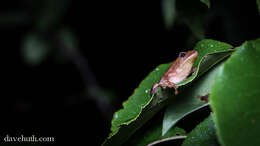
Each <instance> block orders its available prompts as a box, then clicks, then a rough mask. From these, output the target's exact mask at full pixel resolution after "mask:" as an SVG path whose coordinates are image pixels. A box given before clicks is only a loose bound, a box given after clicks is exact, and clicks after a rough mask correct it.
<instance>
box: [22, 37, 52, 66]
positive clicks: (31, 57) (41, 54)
mask: <svg viewBox="0 0 260 146" xmlns="http://www.w3.org/2000/svg"><path fill="white" fill-rule="evenodd" d="M49 51H50V45H49V43H48V41H46V40H44V39H42V38H41V37H40V36H39V35H36V34H29V35H27V36H26V37H25V39H24V41H23V45H22V55H23V58H24V61H25V62H26V63H27V64H29V65H33V66H36V65H39V64H41V63H42V62H43V61H44V60H45V59H46V58H47V55H48V53H49Z"/></svg>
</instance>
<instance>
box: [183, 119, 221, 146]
mask: <svg viewBox="0 0 260 146" xmlns="http://www.w3.org/2000/svg"><path fill="white" fill-rule="evenodd" d="M218 145H219V144H218V141H217V136H216V131H215V124H214V122H213V114H211V115H210V116H209V117H208V118H206V119H205V120H204V121H203V122H201V123H200V124H199V125H197V126H196V127H195V128H194V129H193V130H192V131H191V132H190V133H189V134H188V137H187V138H186V139H185V140H184V142H183V144H182V146H218Z"/></svg>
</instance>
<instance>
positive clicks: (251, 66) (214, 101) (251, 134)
mask: <svg viewBox="0 0 260 146" xmlns="http://www.w3.org/2000/svg"><path fill="white" fill-rule="evenodd" d="M259 64H260V39H258V40H254V41H248V42H245V43H244V44H243V45H242V46H240V47H238V48H237V49H236V51H235V52H234V53H233V54H232V56H231V57H230V58H229V59H228V60H227V61H226V63H225V64H224V65H223V66H222V67H221V68H220V71H219V72H218V74H217V76H216V79H215V82H214V84H213V86H212V89H211V91H212V94H211V96H210V103H211V107H212V110H213V112H214V115H215V119H214V120H215V123H216V127H217V135H218V137H219V140H220V143H221V144H222V145H223V146H245V145H248V146H255V145H260V139H259V131H260V123H259V122H260V106H259V103H260V98H259V97H260V90H259V87H260V76H259V75H260V68H259Z"/></svg>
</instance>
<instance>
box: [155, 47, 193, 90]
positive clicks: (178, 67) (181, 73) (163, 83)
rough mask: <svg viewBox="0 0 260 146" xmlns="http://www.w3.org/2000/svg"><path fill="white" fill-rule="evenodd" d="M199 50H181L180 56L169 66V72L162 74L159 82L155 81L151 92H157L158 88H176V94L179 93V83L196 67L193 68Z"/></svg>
mask: <svg viewBox="0 0 260 146" xmlns="http://www.w3.org/2000/svg"><path fill="white" fill-rule="evenodd" d="M197 57H198V52H197V51H195V50H191V51H187V52H180V53H179V57H178V58H177V59H176V60H175V61H174V62H173V64H172V65H171V66H170V67H169V69H168V70H167V72H166V73H165V74H164V75H163V76H162V78H161V80H160V82H159V83H155V84H154V85H153V87H152V89H151V94H154V93H155V92H156V88H158V87H163V88H166V87H168V88H174V90H175V95H176V94H178V90H177V89H178V86H177V84H178V83H180V82H182V81H183V80H185V79H186V78H187V77H188V76H189V75H190V74H191V73H193V72H195V70H196V68H192V66H193V64H194V62H195V60H196V59H197Z"/></svg>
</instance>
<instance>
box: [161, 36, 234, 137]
mask: <svg viewBox="0 0 260 146" xmlns="http://www.w3.org/2000/svg"><path fill="white" fill-rule="evenodd" d="M231 48H232V46H231V45H229V44H226V43H223V42H218V41H215V40H209V39H206V40H202V41H200V42H198V43H197V44H196V46H195V50H197V51H198V53H199V55H198V58H197V60H196V61H195V63H194V67H197V70H196V72H195V73H194V74H193V75H192V76H191V77H189V78H188V79H187V80H185V81H183V82H182V83H180V84H178V85H184V84H187V83H188V82H191V81H192V80H193V79H194V78H195V77H196V76H197V75H198V74H199V75H201V74H203V73H204V72H206V71H207V70H209V69H210V68H211V67H212V66H214V65H215V64H216V63H218V62H219V61H221V60H223V59H224V58H225V57H227V56H228V55H230V52H229V51H233V50H232V49H231ZM218 69H219V67H216V68H214V69H213V70H211V71H210V72H209V73H208V74H207V75H206V76H204V77H203V78H201V79H200V80H199V81H197V82H195V83H194V84H193V85H192V86H191V87H190V88H189V89H187V90H186V92H184V93H183V94H180V95H179V97H178V98H177V99H178V100H176V101H174V100H173V101H172V103H171V104H170V105H169V106H168V107H167V109H166V112H165V115H164V120H163V131H162V134H163V135H164V134H165V133H166V132H167V131H168V130H169V129H170V128H171V127H173V126H174V125H175V124H176V123H177V122H178V121H179V120H180V119H182V118H183V117H184V116H186V115H187V114H189V113H191V112H193V111H195V110H198V109H200V108H202V107H204V106H206V103H204V102H202V101H201V100H199V99H198V98H197V96H198V95H199V96H203V95H206V94H208V93H209V92H210V87H211V85H212V83H213V80H214V77H215V75H216V73H217V70H218Z"/></svg>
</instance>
